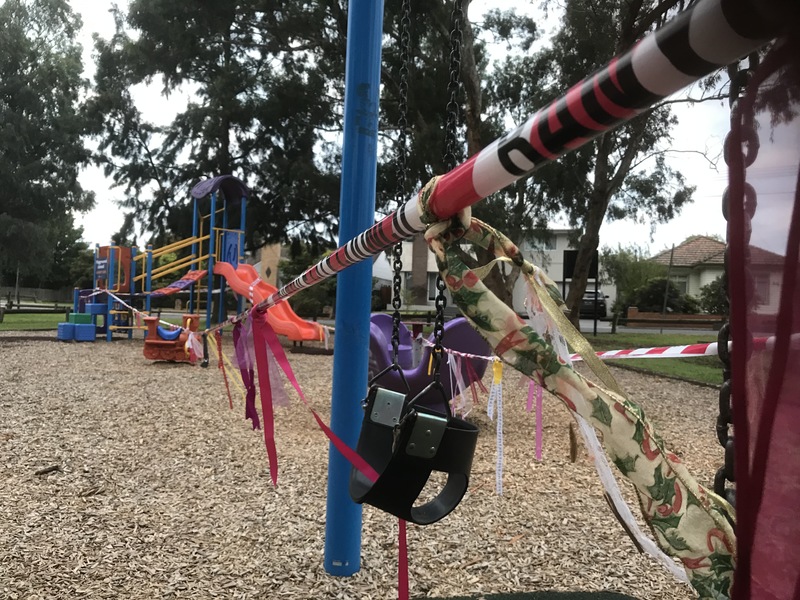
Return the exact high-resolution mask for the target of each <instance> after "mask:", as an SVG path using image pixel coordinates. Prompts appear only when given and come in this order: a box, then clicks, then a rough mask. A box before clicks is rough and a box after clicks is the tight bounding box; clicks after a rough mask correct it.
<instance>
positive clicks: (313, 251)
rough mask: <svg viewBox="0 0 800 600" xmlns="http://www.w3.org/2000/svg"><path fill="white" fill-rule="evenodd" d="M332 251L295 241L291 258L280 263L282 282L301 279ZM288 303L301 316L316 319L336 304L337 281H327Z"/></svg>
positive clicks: (291, 250)
mask: <svg viewBox="0 0 800 600" xmlns="http://www.w3.org/2000/svg"><path fill="white" fill-rule="evenodd" d="M332 250H333V249H332V248H328V249H325V250H320V248H315V247H312V246H311V245H310V244H303V243H301V242H300V241H299V240H295V242H294V243H293V244H292V245H291V247H290V257H289V258H288V259H286V260H281V262H280V265H279V266H280V270H281V280H282V281H284V282H288V281H292V280H293V279H294V278H295V277H299V276H300V275H301V274H302V273H303V271H305V270H306V269H307V268H308V266H309V265H311V264H314V263H315V262H317V261H319V260H321V259H323V258H325V257H326V256H327V255H329V254H330V253H331V252H332ZM288 302H289V304H291V306H292V309H293V310H294V311H295V312H296V313H297V314H298V315H299V316H301V317H309V318H313V319H316V318H317V317H318V316H319V315H321V314H322V313H323V309H324V308H325V307H326V306H334V305H335V304H336V279H335V278H331V279H326V280H325V281H322V282H320V283H318V284H317V285H315V286H313V287H311V288H309V289H307V290H304V291H303V292H302V293H300V294H297V295H296V296H293V297H292V298H289V300H288Z"/></svg>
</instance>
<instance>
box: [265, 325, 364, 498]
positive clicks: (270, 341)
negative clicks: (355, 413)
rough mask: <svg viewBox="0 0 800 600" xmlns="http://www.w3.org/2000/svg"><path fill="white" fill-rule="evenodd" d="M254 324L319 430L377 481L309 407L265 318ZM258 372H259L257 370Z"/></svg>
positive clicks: (351, 462) (354, 452) (359, 458)
mask: <svg viewBox="0 0 800 600" xmlns="http://www.w3.org/2000/svg"><path fill="white" fill-rule="evenodd" d="M256 323H258V327H259V328H261V331H262V333H263V335H264V338H265V339H266V342H267V345H268V346H269V349H270V350H271V351H272V355H273V356H274V357H275V359H276V360H277V361H278V364H279V365H280V366H281V369H283V372H284V373H285V374H286V378H287V379H288V380H289V383H291V384H292V387H294V389H295V390H296V391H297V395H298V396H300V400H302V401H303V404H305V405H306V408H308V410H310V411H311V414H312V415H313V416H314V419H315V420H316V422H317V425H319V428H320V429H322V432H323V433H324V434H325V435H326V436H327V437H328V439H329V440H330V441H331V443H332V444H333V445H334V447H335V448H336V449H337V450H338V451H339V452H341V454H342V456H344V457H345V458H346V459H347V461H348V462H349V463H350V464H351V465H353V467H355V468H356V469H357V470H358V471H360V472H361V473H362V474H363V475H364V476H365V477H366V478H367V479H369V480H370V481H371V482H373V483H374V482H375V481H377V480H378V472H377V471H376V470H375V469H373V468H372V466H371V465H370V464H369V463H368V462H367V461H366V460H364V459H363V458H362V457H361V456H360V455H359V454H358V453H357V452H356V451H355V450H353V449H352V448H351V447H350V446H348V445H347V444H345V443H344V442H343V441H342V439H341V438H340V437H339V436H338V435H336V434H335V433H334V432H333V431H332V430H331V428H330V427H328V426H327V425H326V424H325V422H324V421H323V420H322V419H321V418H320V416H319V415H318V414H317V411H315V410H314V409H313V408H311V405H310V404H309V403H308V400H306V397H305V394H303V390H302V389H300V384H299V383H298V382H297V378H296V377H295V376H294V372H293V371H292V366H291V365H290V364H289V359H287V358H286V353H285V352H284V351H283V346H281V342H280V340H279V339H278V335H277V334H276V333H275V330H273V329H272V327H271V326H270V324H269V323H268V322H267V320H266V317H262V318H259V319H256ZM259 372H260V370H259Z"/></svg>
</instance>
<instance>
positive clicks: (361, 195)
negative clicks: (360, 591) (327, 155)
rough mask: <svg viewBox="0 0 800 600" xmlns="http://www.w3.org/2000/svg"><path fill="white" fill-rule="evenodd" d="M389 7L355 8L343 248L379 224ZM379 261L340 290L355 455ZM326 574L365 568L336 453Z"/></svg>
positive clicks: (342, 408)
mask: <svg viewBox="0 0 800 600" xmlns="http://www.w3.org/2000/svg"><path fill="white" fill-rule="evenodd" d="M382 25H383V0H350V3H349V10H348V24H347V66H346V72H345V96H344V145H343V148H342V185H341V200H340V216H339V223H340V229H339V244H340V245H343V244H345V243H346V242H348V241H349V240H351V239H352V238H354V237H355V236H356V235H358V234H359V233H361V232H362V231H364V230H365V229H367V228H369V227H370V226H372V224H373V223H374V222H375V181H376V171H377V149H378V102H379V99H380V96H379V91H380V90H379V86H380V66H381V32H382V30H383V27H382ZM371 287H372V261H364V262H362V263H360V264H357V265H355V266H353V267H350V268H349V269H347V270H345V271H343V272H341V273H340V274H339V277H338V281H337V286H336V336H335V341H334V350H333V399H332V406H331V428H332V429H333V431H334V432H335V433H336V435H338V436H339V437H340V438H342V440H343V441H344V442H345V443H346V444H348V445H349V446H350V447H352V448H355V447H356V443H357V442H358V435H359V431H360V429H361V420H362V418H363V411H362V409H361V400H363V398H364V396H365V395H366V391H367V362H368V354H367V352H368V348H369V312H370V293H371ZM329 455H330V460H329V462H328V503H327V519H326V523H325V570H326V571H327V572H328V573H330V574H332V575H340V576H349V575H353V574H354V573H356V572H357V571H358V570H359V569H360V568H361V563H360V559H361V506H360V505H359V504H356V503H355V502H353V501H352V500H351V499H350V494H349V491H348V486H349V479H350V463H348V462H347V461H346V460H345V458H344V457H343V456H342V455H341V454H340V453H339V452H338V451H337V450H336V449H335V448H334V447H333V445H332V444H331V445H330V451H329Z"/></svg>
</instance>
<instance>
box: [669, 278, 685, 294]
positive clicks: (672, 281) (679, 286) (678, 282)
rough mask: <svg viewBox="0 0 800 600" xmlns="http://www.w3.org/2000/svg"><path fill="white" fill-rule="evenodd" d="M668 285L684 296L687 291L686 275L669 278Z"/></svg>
mask: <svg viewBox="0 0 800 600" xmlns="http://www.w3.org/2000/svg"><path fill="white" fill-rule="evenodd" d="M669 285H670V287H674V288H675V289H676V290H678V291H679V292H680V293H681V294H685V293H686V292H688V291H689V278H688V277H687V276H686V275H674V276H672V277H670V278H669Z"/></svg>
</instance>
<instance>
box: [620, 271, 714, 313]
mask: <svg viewBox="0 0 800 600" xmlns="http://www.w3.org/2000/svg"><path fill="white" fill-rule="evenodd" d="M665 291H667V278H666V277H657V278H655V279H651V280H650V281H649V282H647V283H646V284H644V285H643V286H641V287H638V288H636V290H634V292H633V294H632V295H631V298H630V300H631V301H630V306H636V307H637V308H638V309H639V310H640V311H642V312H661V311H662V310H663V308H664V293H665ZM667 312H674V313H683V314H695V313H698V312H700V304H699V302H698V301H697V299H696V298H694V297H692V296H689V295H687V294H683V293H681V292H680V291H678V288H676V287H675V285H674V284H672V283H670V285H669V292H668V295H667Z"/></svg>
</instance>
